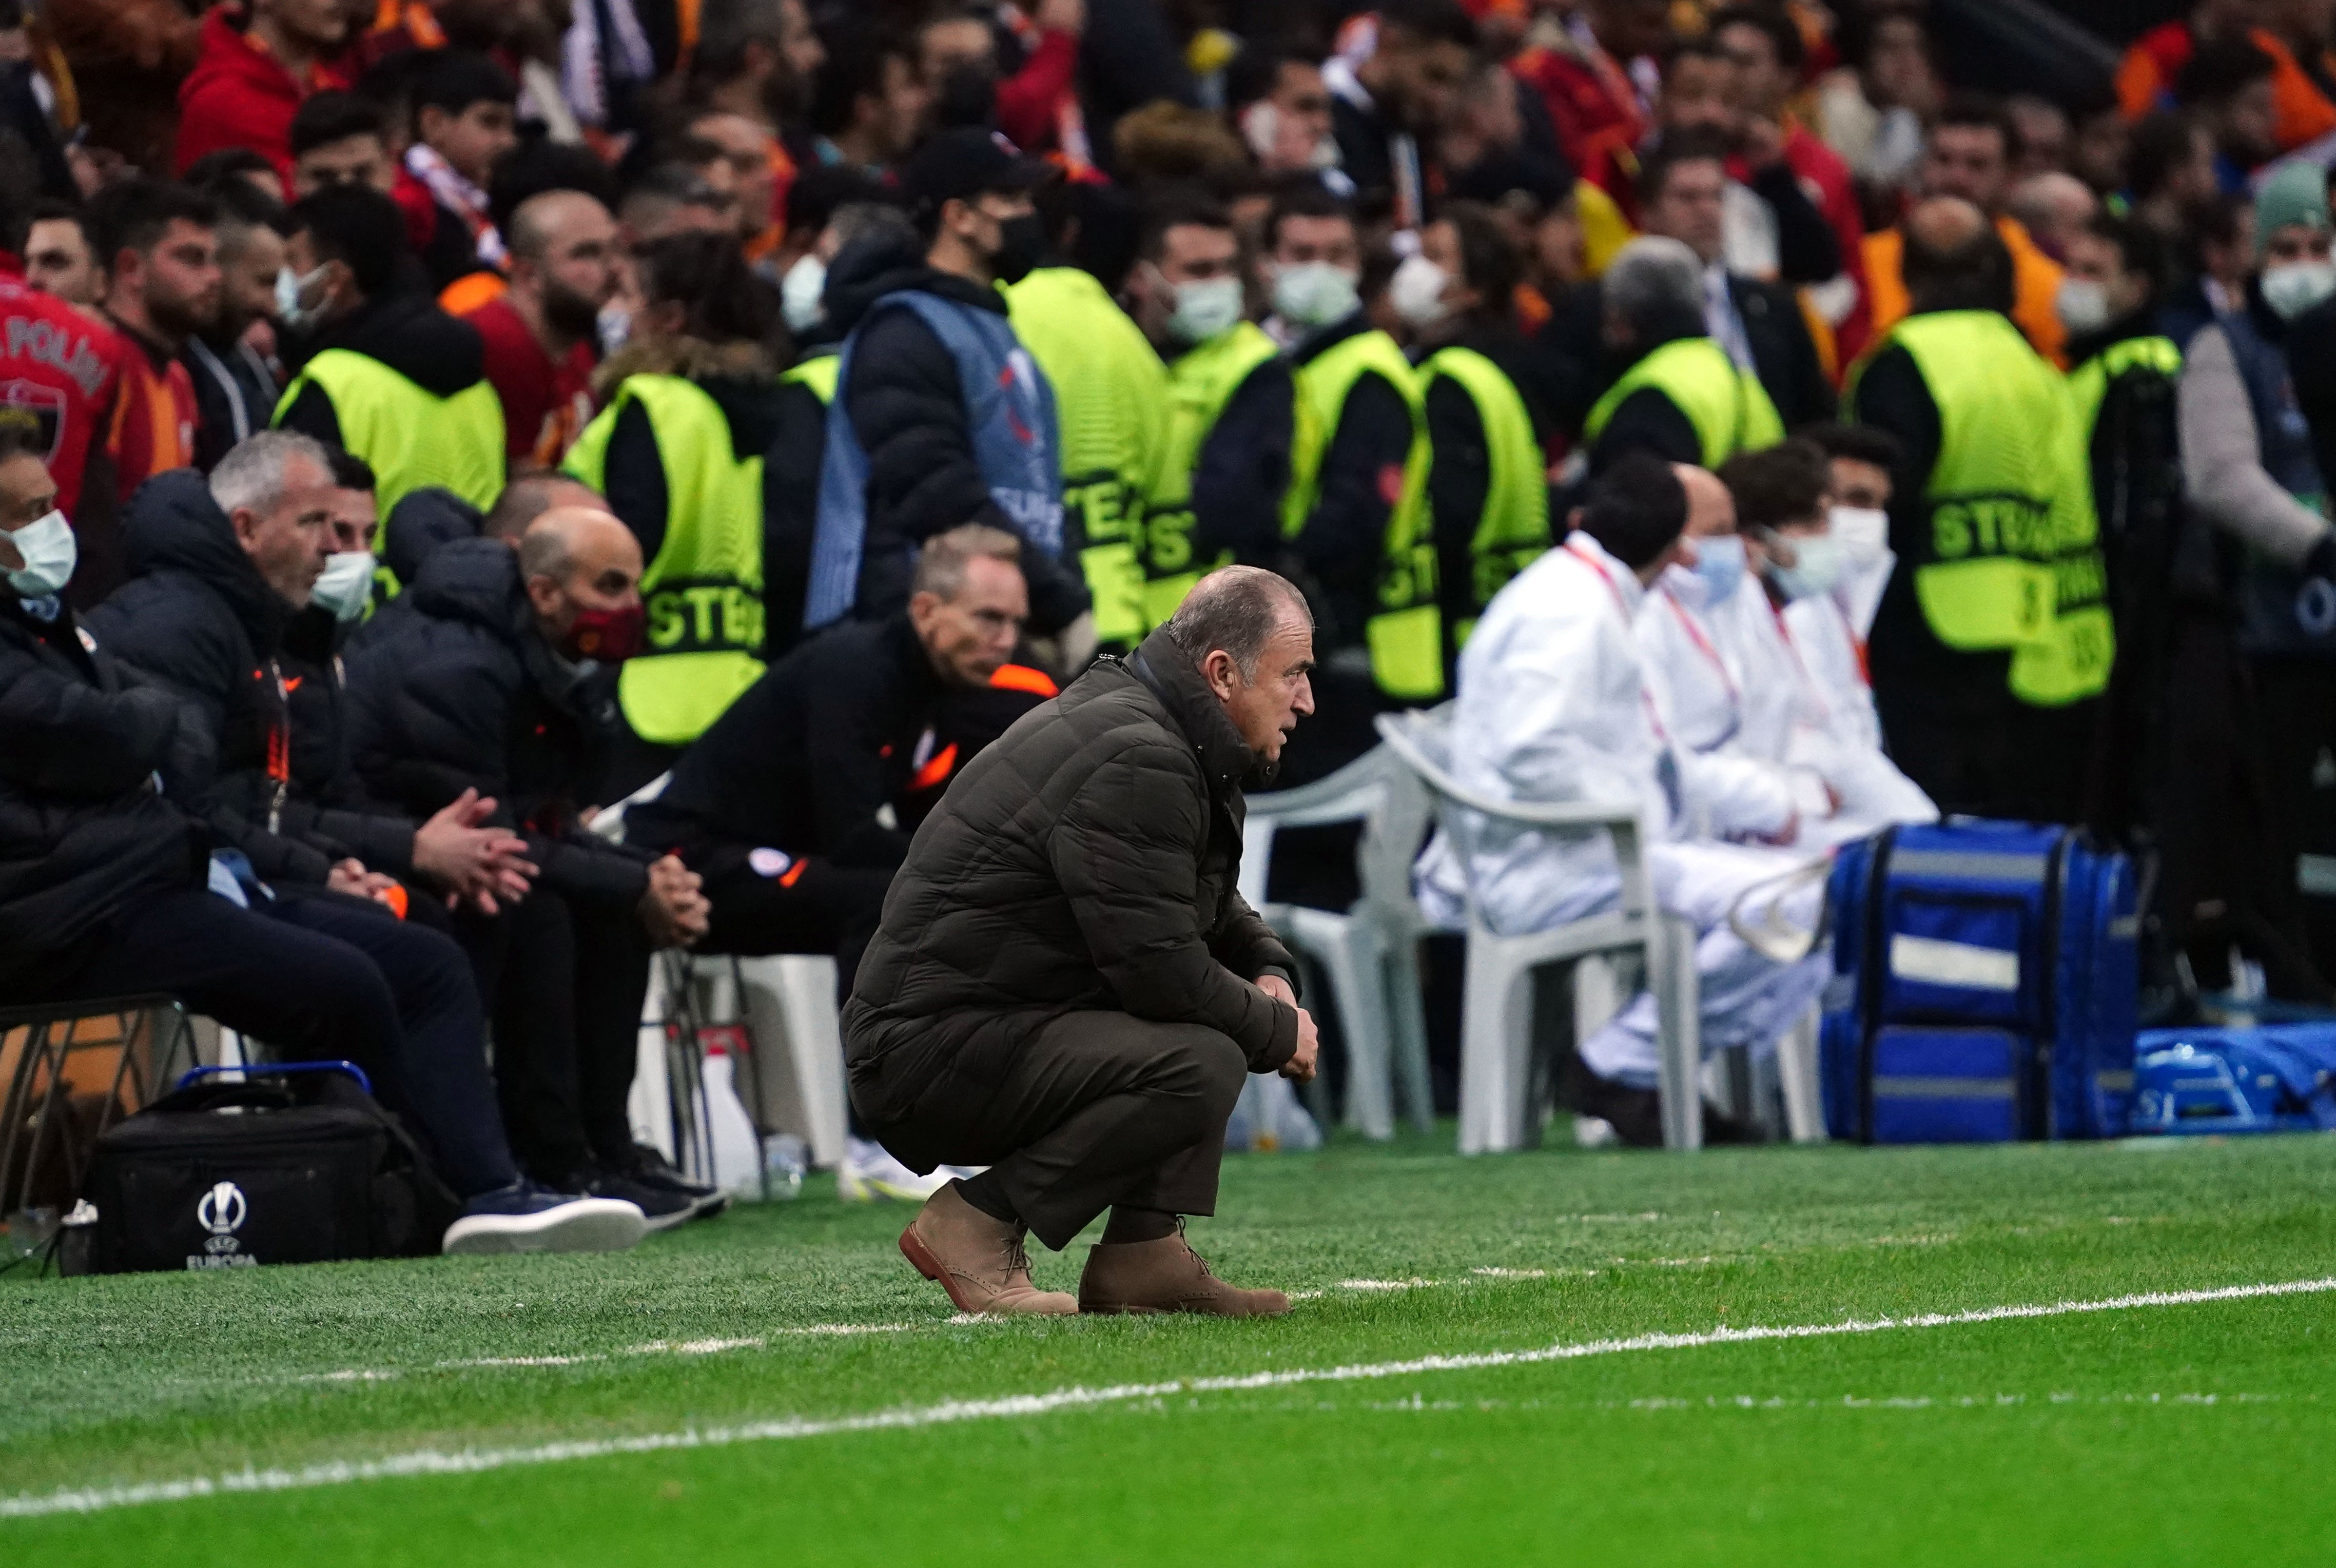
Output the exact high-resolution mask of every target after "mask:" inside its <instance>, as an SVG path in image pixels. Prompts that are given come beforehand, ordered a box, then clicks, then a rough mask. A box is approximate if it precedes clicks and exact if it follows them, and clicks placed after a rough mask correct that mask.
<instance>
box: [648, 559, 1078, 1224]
mask: <svg viewBox="0 0 2336 1568" xmlns="http://www.w3.org/2000/svg"><path fill="white" fill-rule="evenodd" d="M1020 555H1021V544H1020V541H1018V540H1017V539H1016V538H1015V536H1014V535H1012V534H1010V533H1007V532H1005V531H1002V530H998V529H992V528H984V527H981V526H980V525H978V524H968V526H966V527H963V528H959V529H954V530H951V531H949V532H947V533H943V534H939V535H937V536H935V537H934V538H933V539H931V540H930V541H927V543H926V545H925V548H924V550H922V551H921V552H920V555H919V556H918V559H917V576H916V586H915V591H914V592H912V593H911V594H910V599H909V606H908V609H906V610H904V611H902V612H900V613H898V614H895V615H893V616H891V617H890V618H886V619H884V620H881V621H853V622H848V623H846V624H844V625H842V626H839V627H835V628H831V629H830V630H828V631H826V632H823V633H822V634H820V635H819V636H817V637H814V638H812V639H811V640H810V641H809V642H806V643H804V644H803V646H801V647H800V648H796V649H795V650H794V652H793V653H792V654H790V655H789V656H788V657H786V658H785V659H784V660H783V661H781V662H780V663H778V664H776V665H774V666H773V667H771V670H770V672H769V673H768V674H766V675H764V677H763V678H762V679H761V680H759V681H758V682H756V683H755V685H754V687H753V689H751V690H749V691H748V692H747V693H746V695H745V696H742V697H740V698H739V699H738V701H737V702H736V703H735V704H734V705H732V706H731V708H730V710H729V712H727V713H725V715H723V716H722V717H721V719H719V720H718V721H717V722H716V723H715V725H714V726H713V727H712V728H711V729H709V730H707V731H706V734H705V735H703V736H702V737H700V738H699V739H698V740H697V741H696V744H694V745H691V746H690V748H689V749H688V750H687V751H686V752H685V753H683V754H682V756H681V760H680V761H679V762H678V763H677V764H676V765H675V767H674V771H673V778H672V782H671V783H669V784H667V786H666V788H665V791H664V793H663V794H660V795H659V796H658V797H657V799H655V800H653V801H647V802H644V803H640V804H638V805H636V806H633V807H631V808H630V809H629V810H628V812H627V813H626V817H625V836H626V839H627V842H630V843H635V844H639V845H643V846H647V847H652V848H656V849H659V850H667V851H670V852H674V853H677V854H679V855H680V856H681V858H682V860H683V862H685V863H686V864H687V865H688V866H689V868H690V869H691V870H693V871H695V872H698V873H699V874H700V875H701V876H703V877H704V878H705V879H706V898H707V899H708V901H710V902H711V903H712V905H713V913H712V916H711V920H710V924H709V925H708V927H707V930H706V939H705V940H704V941H702V942H701V943H699V944H698V947H699V950H701V951H704V952H713V953H742V954H747V955H756V954H762V953H793V952H803V953H828V954H832V955H834V957H835V959H836V971H837V982H838V986H839V989H840V990H841V993H842V998H849V997H850V996H851V994H852V977H853V975H854V974H856V973H857V972H858V970H859V968H860V955H861V950H863V949H864V948H865V947H866V946H867V944H868V939H869V938H870V937H871V936H873V935H874V934H875V931H876V920H877V917H878V916H879V915H880V914H881V912H882V910H883V904H884V893H885V890H886V889H887V888H888V887H890V886H891V880H892V873H893V872H894V871H895V870H897V869H898V868H899V866H900V862H901V860H902V859H903V858H904V857H905V856H906V855H907V853H908V850H909V839H910V833H912V832H913V831H914V830H915V827H916V825H917V824H918V823H920V822H921V821H922V820H923V817H924V813H926V812H927V811H929V810H930V809H931V807H932V805H933V804H934V803H936V802H938V801H939V798H940V794H941V791H942V790H944V789H945V788H947V787H948V785H949V780H950V779H952V778H954V777H955V776H956V775H957V774H959V773H961V772H962V771H964V769H965V767H966V766H967V765H968V764H969V763H971V762H972V761H973V758H974V756H975V755H976V754H977V753H978V749H979V741H980V740H981V739H986V738H988V737H987V736H986V735H981V734H980V733H979V728H980V726H975V728H974V729H973V730H972V732H971V733H968V726H967V725H966V724H965V722H964V721H965V720H966V719H967V718H968V717H970V716H969V715H967V714H965V713H963V712H961V711H954V710H953V705H957V707H958V708H960V709H961V707H962V706H963V705H964V703H965V701H966V697H967V695H968V694H971V693H974V692H982V693H986V694H988V693H994V694H996V696H998V697H1001V698H1003V699H1004V700H1005V701H1006V702H1007V704H1008V705H1010V706H1009V707H1008V709H1007V714H1010V715H1011V716H1019V715H1020V713H1022V712H1026V711H1027V710H1028V709H1029V708H1031V707H1034V706H1037V704H1038V703H1039V702H1040V701H1042V700H1043V699H1044V698H1046V697H1047V696H1053V695H1054V689H1055V688H1054V683H1053V682H1052V681H1050V680H1048V679H1047V678H1046V677H1045V676H1043V675H1041V674H1039V672H1037V670H1034V669H1028V668H1026V667H1021V666H1015V665H1011V664H1009V661H1010V660H1011V658H1012V657H1013V654H1014V647H1015V642H1016V640H1017V638H1019V637H1020V636H1021V632H1022V626H1023V623H1024V621H1025V620H1026V619H1027V617H1028V609H1029V600H1028V596H1027V592H1026V591H1025V588H1024V584H1023V581H1022V572H1021V569H1020V567H1019V565H1018V561H1019V559H1020ZM1007 714H1001V715H999V717H1001V718H1004V717H1007ZM989 727H991V728H993V729H995V728H1002V727H1003V726H1002V725H993V726H989ZM842 998H839V999H842ZM948 1179H949V1173H946V1172H941V1173H936V1174H933V1175H929V1176H919V1175H917V1174H914V1173H913V1172H911V1171H910V1170H909V1169H908V1168H907V1167H906V1166H904V1165H902V1164H900V1161H898V1160H897V1159H895V1158H893V1157H892V1156H891V1154H887V1153H886V1152H885V1150H884V1148H883V1145H881V1144H878V1143H876V1142H875V1141H874V1140H872V1139H871V1138H869V1137H867V1136H866V1135H864V1134H862V1133H861V1132H860V1131H859V1130H858V1129H857V1127H856V1126H855V1128H854V1133H853V1136H852V1141H851V1144H850V1146H849V1148H848V1150H847V1152H846V1154H845V1156H844V1163H843V1166H842V1171H841V1172H840V1174H839V1175H838V1183H839V1186H840V1188H841V1191H842V1196H843V1197H845V1198H846V1199H864V1198H870V1197H878V1196H881V1197H888V1198H910V1199H915V1200H917V1201H920V1202H921V1201H922V1200H924V1199H926V1198H928V1197H930V1196H931V1195H932V1193H933V1190H934V1189H935V1188H936V1187H938V1186H939V1185H940V1183H943V1182H945V1181H947V1180H948Z"/></svg>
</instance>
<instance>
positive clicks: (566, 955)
mask: <svg viewBox="0 0 2336 1568" xmlns="http://www.w3.org/2000/svg"><path fill="white" fill-rule="evenodd" d="M639 578H640V547H639V546H638V544H637V543H636V542H635V541H634V539H633V536H632V534H631V532H630V531H628V530H627V529H626V528H625V526H624V525H623V524H622V523H620V522H618V521H617V520H616V519H614V518H612V517H610V516H608V514H607V513H606V512H599V511H582V510H577V509H558V510H554V511H548V512H545V513H544V514H543V515H542V516H540V517H539V518H537V519H536V520H535V521H534V522H533V523H532V524H531V525H530V527H529V529H528V531H527V533H526V535H525V536H524V537H523V538H522V539H521V541H520V548H519V549H518V550H511V548H510V547H509V546H508V545H506V544H504V543H503V542H502V541H500V540H492V539H479V540H463V541H456V542H454V543H452V544H448V545H444V546H443V547H442V548H440V549H439V550H438V551H437V552H436V553H435V554H433V555H432V556H431V557H430V558H429V560H427V561H426V562H424V563H423V568H422V571H421V574H420V576H419V578H418V579H416V580H415V581H414V582H413V583H411V584H409V585H408V586H407V588H406V590H405V592H404V593H403V594H401V595H400V596H399V598H398V600H397V603H396V604H395V605H394V606H393V607H392V610H391V611H390V612H387V613H384V614H383V615H381V616H377V617H375V619H374V621H373V623H372V624H371V625H369V626H367V627H366V628H365V630H364V631H363V632H361V633H360V634H359V635H358V636H357V637H356V638H355V641H354V642H353V643H352V645H351V648H350V652H349V654H348V656H347V663H348V667H349V692H350V699H351V700H350V732H351V733H350V742H351V749H352V753H353V755H354V756H355V762H356V766H357V771H358V772H359V774H361V775H363V777H364V779H365V784H366V785H367V787H368V788H370V789H371V790H372V791H373V792H374V794H376V795H377V796H379V797H380V798H381V799H383V800H384V801H386V802H389V803H392V804H394V805H396V806H397V807H399V808H400V809H402V810H404V811H406V812H408V813H414V814H416V815H427V814H431V813H436V812H439V811H443V810H444V809H445V808H446V806H447V805H449V804H450V803H454V802H456V801H459V800H461V799H462V798H464V797H465V795H466V793H467V792H470V791H473V790H475V791H476V792H477V793H478V794H479V795H480V796H482V797H488V798H492V799H493V800H495V801H496V802H498V803H499V805H498V809H497V811H496V813H495V815H494V818H493V819H492V820H493V822H494V823H496V824H498V825H506V826H512V827H514V828H515V829H516V831H517V833H518V834H519V836H520V837H521V838H523V839H524V840H526V842H527V843H528V859H529V860H530V861H531V862H534V863H535V864H536V865H537V866H539V867H540V868H541V871H540V875H539V876H538V877H537V878H536V881H535V887H534V891H532V892H531V893H530V895H529V897H528V898H527V899H525V900H524V901H521V903H519V904H518V905H516V906H513V907H507V908H505V909H504V910H503V911H501V913H500V914H499V915H497V916H495V917H492V918H487V917H482V916H466V917H464V918H463V919H462V920H461V922H460V926H459V929H460V931H461V934H462V940H463V944H464V947H465V949H466V950H468V952H469V953H470V956H471V961H472V969H473V970H474V971H475V972H476V975H477V978H478V986H479V991H480V994H481V995H482V996H485V997H488V998H492V1001H491V1005H490V1016H491V1017H492V1020H493V1024H494V1031H495V1050H496V1062H495V1066H496V1076H497V1079H498V1087H499V1089H500V1090H501V1096H502V1105H503V1116H504V1121H505V1125H507V1126H508V1127H509V1129H510V1131H511V1144H512V1146H513V1148H514V1150H515V1152H516V1153H517V1155H518V1157H519V1159H520V1161H521V1164H522V1165H523V1166H524V1167H526V1168H528V1169H530V1170H533V1171H537V1172H545V1173H554V1172H556V1173H558V1177H559V1180H560V1181H561V1182H562V1183H567V1184H569V1187H570V1190H579V1191H581V1190H588V1189H589V1190H591V1191H595V1192H599V1193H606V1194H608V1195H612V1196H620V1197H622V1198H624V1199H626V1200H627V1201H628V1202H632V1203H636V1204H638V1205H639V1206H640V1207H641V1208H642V1209H643V1211H644V1212H645V1213H647V1214H649V1216H650V1217H651V1221H652V1222H654V1223H658V1224H670V1223H678V1222H680V1221H681V1220H683V1219H686V1218H688V1217H689V1216H690V1215H691V1214H693V1213H696V1212H698V1211H699V1210H700V1209H701V1208H702V1207H703V1206H704V1205H705V1204H706V1203H707V1202H708V1201H709V1200H710V1198H711V1194H710V1193H708V1192H707V1191H706V1189H704V1188H691V1187H686V1186H684V1185H683V1184H682V1183H680V1182H679V1181H678V1179H677V1178H673V1177H671V1176H670V1175H669V1174H667V1173H665V1172H663V1171H662V1170H660V1169H659V1167H658V1165H657V1164H656V1163H655V1162H654V1161H652V1160H651V1159H649V1158H648V1157H647V1155H646V1154H643V1153H642V1152H641V1151H638V1150H637V1149H636V1148H635V1147H634V1144H633V1141H632V1132H631V1128H630V1125H629V1123H628V1120H627V1116H626V1111H625V1101H626V1096H627V1095H628V1093H629V1092H630V1089H631V1086H632V1077H633V1063H634V1058H635V1057H636V1055H637V1052H638V1045H637V1037H638V1032H639V1031H638V1024H639V1019H640V1016H641V1003H642V998H643V996H644V993H645V991H646V989H647V984H648V955H649V952H650V951H651V950H654V949H660V948H669V947H676V946H686V945H687V944H688V943H690V942H693V941H695V940H697V939H698V938H699V937H701V936H703V935H704V934H705V931H706V901H705V899H704V897H703V896H702V895H701V894H700V892H699V891H698V878H697V876H696V873H695V872H690V871H689V870H687V869H686V868H685V867H684V866H683V865H682V863H681V862H679V861H678V860H676V859H675V858H673V857H671V856H665V857H662V858H659V859H657V860H655V861H653V862H652V861H650V860H649V859H648V858H647V857H646V856H640V855H635V854H631V853H628V852H625V851H623V850H620V849H618V848H616V847H615V846H612V845H610V844H608V843H607V842H604V841H601V840H599V839H596V838H594V837H592V836H591V835H590V834H589V833H586V832H585V831H584V830H583V828H582V825H581V822H580V815H581V813H582V812H583V809H584V807H585V806H586V805H587V804H588V803H589V796H588V793H587V791H588V786H589V782H590V775H591V774H592V773H593V772H594V771H595V769H596V767H597V765H598V764H597V758H596V755H595V753H596V751H597V750H598V748H599V745H601V744H602V742H603V740H604V739H605V734H606V724H607V719H606V717H605V716H606V715H607V713H608V706H609V700H610V696H609V687H610V684H611V677H613V676H614V675H615V673H616V671H617V670H618V668H619V667H621V665H622V663H623V661H624V660H625V659H626V658H627V657H630V656H631V655H632V654H633V653H634V652H636V651H638V649H639V648H640V647H641V645H642V625H643V621H642V612H641V601H640V595H639V592H638V582H639Z"/></svg>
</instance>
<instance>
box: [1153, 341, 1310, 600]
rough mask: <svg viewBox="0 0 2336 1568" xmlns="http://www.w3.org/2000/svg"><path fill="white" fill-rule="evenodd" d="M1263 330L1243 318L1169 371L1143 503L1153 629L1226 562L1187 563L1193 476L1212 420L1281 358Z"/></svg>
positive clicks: (1227, 555) (1227, 556)
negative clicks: (1163, 422)
mask: <svg viewBox="0 0 2336 1568" xmlns="http://www.w3.org/2000/svg"><path fill="white" fill-rule="evenodd" d="M1280 352H1281V351H1280V349H1279V348H1278V347H1276V346H1275V345H1274V341H1273V339H1272V338H1270V337H1268V336H1266V335H1265V330H1264V328H1262V327H1260V326H1258V325H1257V324H1256V323H1255V322H1251V321H1244V322H1242V323H1241V324H1240V325H1239V326H1234V327H1233V328H1232V329H1231V330H1230V331H1227V332H1221V333H1219V334H1217V336H1214V337H1212V338H1211V339H1209V341H1208V342H1206V343H1203V344H1202V345H1201V346H1198V347H1197V348H1192V349H1187V350H1186V351H1185V352H1184V353H1183V355H1181V356H1179V357H1178V359H1177V360H1176V362H1175V363H1174V364H1173V365H1170V366H1169V367H1168V424H1167V429H1166V431H1165V432H1164V433H1163V434H1162V437H1161V442H1160V454H1159V461H1158V463H1157V465H1156V466H1155V468H1154V470H1153V476H1152V488H1151V492H1150V493H1149V495H1148V496H1147V497H1146V498H1145V500H1144V624H1145V625H1146V626H1158V625H1159V624H1160V623H1161V622H1163V621H1164V620H1166V619H1167V618H1169V617H1170V616H1172V615H1173V614H1175V613H1176V607H1177V606H1178V605H1180V604H1182V603H1183V602H1184V596H1185V595H1186V594H1188V593H1190V592H1192V585H1193V584H1194V583H1196V582H1198V581H1200V580H1201V574H1202V572H1204V571H1212V570H1215V569H1216V568H1218V567H1220V566H1225V565H1229V564H1231V560H1232V554H1231V551H1226V552H1224V553H1223V554H1222V556H1221V557H1220V558H1219V559H1218V560H1213V561H1209V562H1206V563H1202V562H1198V561H1195V560H1193V559H1192V472H1193V470H1195V469H1196V468H1198V467H1199V466H1200V462H1201V451H1202V448H1203V447H1205V446H1206V445H1208V443H1209V433H1210V432H1211V431H1212V430H1214V429H1216V427H1217V418H1218V416H1219V415H1220V414H1223V413H1224V411H1225V404H1228V403H1231V401H1232V397H1233V394H1234V393H1236V392H1238V391H1240V390H1241V384H1242V383H1243V382H1245V381H1247V380H1248V379H1249V378H1250V375H1251V373H1253V372H1254V371H1256V369H1257V368H1258V367H1259V366H1260V365H1264V364H1266V363H1267V362H1268V361H1270V359H1272V358H1273V356H1274V355H1277V354H1279V353H1280Z"/></svg>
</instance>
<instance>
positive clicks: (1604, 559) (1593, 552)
mask: <svg viewBox="0 0 2336 1568" xmlns="http://www.w3.org/2000/svg"><path fill="white" fill-rule="evenodd" d="M1562 548H1563V549H1564V550H1565V552H1566V553H1567V554H1569V555H1571V556H1572V557H1573V558H1574V559H1575V560H1578V561H1580V562H1581V563H1582V567H1583V568H1584V570H1587V571H1588V572H1589V574H1590V575H1591V577H1594V578H1601V579H1604V586H1603V587H1602V588H1601V589H1599V590H1598V591H1599V592H1600V593H1601V595H1603V596H1605V597H1607V598H1611V599H1613V600H1614V602H1615V603H1616V604H1617V605H1619V606H1620V607H1621V611H1622V623H1623V624H1624V625H1625V626H1628V625H1629V624H1630V622H1631V621H1632V620H1634V619H1636V618H1637V617H1638V613H1639V605H1640V602H1641V601H1642V600H1644V599H1646V597H1647V590H1646V589H1645V587H1644V586H1643V585H1642V584H1640V581H1639V574H1638V573H1637V572H1635V571H1632V570H1630V568H1629V567H1627V566H1624V565H1623V564H1622V562H1621V558H1620V557H1618V556H1616V555H1614V554H1613V553H1612V552H1611V551H1610V550H1607V548H1606V547H1605V546H1604V545H1602V544H1601V543H1599V542H1598V541H1596V540H1594V539H1592V538H1591V537H1590V535H1589V534H1588V533H1586V532H1584V531H1582V530H1581V529H1578V528H1577V529H1575V530H1574V531H1572V533H1569V534H1567V535H1566V536H1565V543H1564V545H1563V546H1562Z"/></svg>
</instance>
